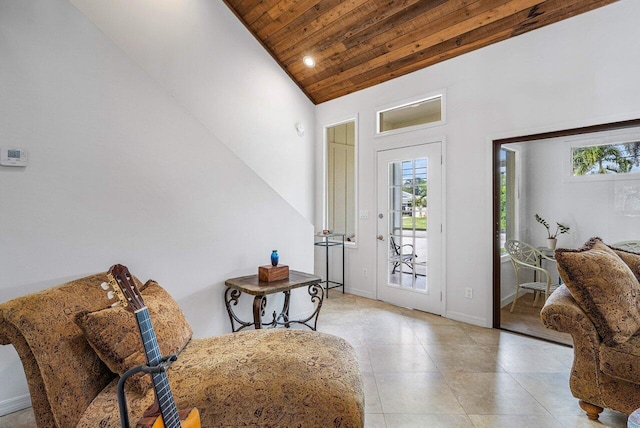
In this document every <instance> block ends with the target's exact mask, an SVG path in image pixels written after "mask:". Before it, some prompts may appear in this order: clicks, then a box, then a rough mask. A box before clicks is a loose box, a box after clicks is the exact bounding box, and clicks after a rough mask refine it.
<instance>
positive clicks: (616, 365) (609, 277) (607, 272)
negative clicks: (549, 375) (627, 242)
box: [540, 239, 640, 418]
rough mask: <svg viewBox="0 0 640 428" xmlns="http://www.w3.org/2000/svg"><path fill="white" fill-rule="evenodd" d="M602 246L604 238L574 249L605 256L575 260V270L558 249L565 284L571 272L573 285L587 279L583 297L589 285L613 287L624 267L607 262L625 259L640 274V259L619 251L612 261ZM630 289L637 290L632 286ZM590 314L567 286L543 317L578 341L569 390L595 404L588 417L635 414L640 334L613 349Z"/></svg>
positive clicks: (638, 403) (638, 397) (639, 393)
mask: <svg viewBox="0 0 640 428" xmlns="http://www.w3.org/2000/svg"><path fill="white" fill-rule="evenodd" d="M603 246H604V245H603V244H602V243H601V241H600V240H599V239H592V240H590V241H589V242H587V244H585V247H583V248H581V249H579V250H574V251H572V253H574V254H582V255H584V253H585V252H589V251H591V250H592V249H593V248H595V249H596V250H597V252H598V253H599V254H600V256H602V255H604V256H603V257H600V256H596V255H593V254H592V256H594V260H589V259H588V257H587V258H583V257H578V258H577V259H576V260H573V261H574V262H576V263H578V264H577V265H576V266H574V267H572V268H568V267H567V265H566V264H565V265H564V266H563V263H564V262H566V260H564V261H563V256H562V254H561V253H563V251H562V250H558V251H556V259H557V260H558V266H559V270H560V272H561V275H565V276H563V280H564V281H565V282H566V281H567V279H568V275H569V272H573V273H572V274H571V275H572V277H571V280H572V281H574V285H575V282H576V281H584V282H583V283H582V284H580V286H579V289H581V290H582V291H581V293H583V296H581V297H584V293H585V290H588V288H589V285H590V284H595V285H596V287H597V288H599V289H600V290H604V289H605V288H606V284H608V283H613V282H614V281H615V280H616V278H614V276H617V275H619V274H620V266H617V267H616V268H615V269H610V268H609V267H607V266H605V265H604V264H603V263H604V259H605V258H606V259H608V260H609V261H610V262H611V263H612V264H616V265H617V263H618V261H619V260H623V261H624V262H625V263H627V266H628V268H629V270H630V271H631V272H633V274H635V273H636V272H637V270H636V269H637V267H638V265H635V263H636V261H637V260H638V257H640V255H638V254H632V253H629V252H626V253H625V254H624V255H623V256H624V258H618V257H617V256H619V255H620V253H619V252H618V251H614V252H613V254H614V255H615V256H616V257H612V256H611V254H612V253H611V252H610V251H607V250H608V249H604V248H603ZM615 253H617V255H616V254H615ZM567 254H569V252H567V251H564V255H567ZM578 259H579V260H578ZM580 263H581V265H580ZM562 269H564V273H563V270H562ZM623 270H624V269H623ZM578 273H579V274H578ZM629 274H630V272H628V271H625V276H627V277H628V275H629ZM633 274H632V275H631V276H633ZM634 279H636V278H634ZM631 283H633V282H631ZM629 290H634V288H633V287H631V288H630V289H629ZM631 292H632V293H633V291H631ZM638 297H639V296H637V295H634V296H617V297H616V300H617V301H619V302H628V301H629V300H630V299H631V300H633V301H637V299H638ZM603 308H604V306H603V305H600V309H598V310H599V311H600V310H604V309H603ZM588 312H589V309H588V307H585V306H584V304H583V305H581V304H580V303H579V302H578V301H577V299H576V298H574V295H573V294H572V292H571V291H569V289H568V288H567V286H566V285H562V286H560V287H559V288H558V289H557V290H556V291H555V292H554V293H553V294H552V295H551V296H550V297H549V299H548V300H547V302H546V303H545V305H544V307H543V308H542V311H541V313H540V315H541V318H542V321H543V323H544V324H545V325H546V326H547V327H548V328H552V329H554V330H557V331H561V332H566V333H570V334H571V337H572V338H573V349H574V351H573V352H574V357H573V367H572V370H571V377H570V380H569V386H570V388H571V393H572V394H573V396H574V397H576V398H578V399H580V400H581V406H583V405H584V407H583V409H585V410H587V408H588V407H591V408H593V407H594V406H596V409H595V410H592V411H593V413H591V414H589V413H588V414H589V417H593V418H597V414H598V413H599V412H601V411H602V408H605V407H606V408H610V409H614V410H617V411H620V412H623V413H626V414H630V413H631V412H633V411H634V410H636V409H637V408H638V406H640V373H638V370H637V367H638V364H640V333H636V334H635V335H632V336H631V337H630V338H628V339H627V340H624V341H622V342H621V343H615V342H612V343H610V344H611V346H607V345H606V344H605V343H604V342H603V338H602V336H601V335H600V334H599V333H598V329H597V328H596V325H594V323H593V319H594V318H596V317H594V314H590V313H588ZM618 313H619V314H620V317H621V319H620V320H619V321H621V322H622V324H621V325H626V326H629V325H630V324H627V323H626V320H623V319H622V318H625V317H626V316H627V313H626V312H624V311H623V312H618ZM604 315H606V316H608V317H609V319H608V322H610V323H615V320H614V319H613V318H611V317H610V315H611V314H610V313H606V314H604ZM631 329H632V328H630V329H629V330H631ZM620 337H621V336H620ZM620 337H618V338H620ZM585 403H587V404H586V405H585ZM589 405H591V406H589Z"/></svg>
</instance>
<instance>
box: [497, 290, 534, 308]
mask: <svg viewBox="0 0 640 428" xmlns="http://www.w3.org/2000/svg"><path fill="white" fill-rule="evenodd" d="M527 293H529V291H528V290H520V295H519V296H518V299H519V298H520V297H522V296H524V295H525V294H527ZM515 295H516V292H515V291H514V292H513V293H511V294H509V295H508V296H505V297H503V298H502V299H501V300H500V307H501V308H504V307H505V306H507V305H508V304H510V303H513V298H514V297H515Z"/></svg>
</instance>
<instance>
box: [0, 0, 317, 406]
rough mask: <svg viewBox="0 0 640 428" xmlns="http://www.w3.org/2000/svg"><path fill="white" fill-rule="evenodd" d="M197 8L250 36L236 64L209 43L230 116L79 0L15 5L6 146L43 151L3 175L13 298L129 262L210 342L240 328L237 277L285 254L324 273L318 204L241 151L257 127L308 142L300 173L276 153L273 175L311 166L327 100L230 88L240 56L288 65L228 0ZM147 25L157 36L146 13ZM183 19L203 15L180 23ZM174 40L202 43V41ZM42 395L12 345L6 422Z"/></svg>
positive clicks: (3, 50) (6, 13) (6, 352)
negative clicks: (235, 325)
mask: <svg viewBox="0 0 640 428" xmlns="http://www.w3.org/2000/svg"><path fill="white" fill-rule="evenodd" d="M105 3H109V5H111V4H113V6H112V7H114V8H116V7H118V6H116V5H115V3H111V2H105ZM152 3H153V5H154V6H158V7H160V5H164V6H165V7H170V6H172V7H173V6H175V7H179V6H178V5H177V3H176V2H171V3H170V2H164V3H162V2H159V1H154V2H152ZM173 3H176V5H174V4H173ZM186 3H188V4H189V5H192V6H194V7H195V6H198V7H199V8H200V9H198V10H193V11H192V13H203V14H204V15H205V16H204V17H202V19H205V18H206V17H208V18H210V19H212V23H211V24H212V25H213V26H214V27H215V25H218V24H220V25H222V24H224V26H223V27H222V28H219V30H220V31H227V30H229V31H230V34H231V35H233V37H236V38H235V39H234V40H235V41H234V43H233V45H232V46H233V49H234V50H235V51H237V53H238V55H237V56H233V55H230V53H229V50H227V49H228V48H227V47H225V48H224V49H222V50H221V51H220V52H219V55H217V56H216V55H215V52H216V49H217V48H218V47H220V46H226V45H225V44H224V43H222V42H221V41H220V40H217V41H216V43H214V44H213V47H210V49H212V55H213V56H214V58H216V59H215V60H218V61H219V62H220V63H223V64H224V65H221V66H220V70H221V71H220V70H219V71H220V73H222V74H216V75H213V76H212V80H213V82H209V83H208V84H207V86H206V88H204V89H203V90H205V91H206V92H208V93H209V94H210V95H211V98H210V100H211V102H212V103H215V104H214V105H213V106H209V107H207V108H208V110H207V112H210V113H211V115H212V116H216V117H220V119H215V120H214V119H211V120H210V121H209V122H208V123H205V121H208V120H209V118H208V117H205V116H206V115H205V114H204V113H203V111H204V109H205V108H204V107H203V108H202V109H198V108H195V107H194V111H191V110H190V108H192V106H191V105H190V104H189V103H188V102H187V101H185V100H187V99H189V96H190V95H192V94H191V93H190V92H189V90H193V91H195V90H196V89H197V88H189V89H183V88H174V87H171V85H168V87H165V86H164V82H163V81H162V79H160V78H157V79H156V78H155V76H153V73H152V72H155V70H156V69H157V70H160V69H162V68H163V67H162V66H163V64H153V66H149V65H148V64H145V62H144V61H142V60H140V58H134V60H132V59H131V58H130V57H128V56H127V55H128V54H129V52H128V51H127V50H126V49H123V48H121V47H120V46H118V45H117V43H114V42H113V41H112V40H110V38H109V37H108V36H109V35H108V34H106V32H102V31H100V30H99V29H97V28H96V26H95V25H94V24H92V23H91V21H89V20H88V19H87V18H86V17H85V16H84V15H83V14H82V13H81V12H80V11H79V10H78V9H76V8H75V7H74V6H72V5H71V4H70V3H68V2H66V1H63V0H46V1H43V0H22V1H4V0H0V146H3V147H4V146H7V145H11V146H18V147H21V148H24V149H26V150H28V151H29V165H28V166H27V167H26V168H11V167H0V200H1V201H2V202H1V203H0V219H2V225H3V229H2V233H1V234H0V302H3V301H6V300H9V299H11V298H14V297H17V296H20V295H23V294H26V293H28V292H33V291H36V290H40V289H43V288H46V287H50V286H53V285H57V284H60V283H62V282H65V281H67V280H71V279H74V278H78V277H81V276H84V275H87V274H91V273H95V272H100V271H105V270H106V269H108V268H109V266H111V265H112V264H113V263H122V264H125V265H127V266H128V267H129V268H130V269H131V271H132V272H133V273H134V274H136V275H137V276H138V277H139V278H141V279H142V280H146V279H148V278H153V279H156V280H157V281H158V282H159V283H160V284H162V285H163V286H164V287H165V288H166V289H167V290H168V291H169V292H170V293H171V294H172V295H173V296H174V297H175V298H176V300H177V301H178V303H179V304H180V305H181V306H182V308H183V309H184V311H185V314H186V316H187V318H188V320H189V321H190V323H191V324H192V326H193V329H194V333H195V336H197V337H202V336H208V335H215V334H221V333H224V332H228V331H230V327H229V320H228V317H227V314H226V311H225V309H224V303H223V298H222V294H223V290H224V286H223V283H224V280H225V279H226V278H231V277H235V276H240V275H245V274H251V273H256V271H257V267H258V265H261V264H267V263H269V255H270V253H271V250H272V249H274V248H277V249H278V250H279V252H280V257H281V261H282V263H285V264H288V265H290V266H291V267H292V268H294V269H298V270H303V271H311V270H312V269H313V245H312V241H313V240H312V232H313V228H312V226H311V224H310V223H309V221H308V220H307V219H306V218H305V217H306V215H305V214H304V212H305V211H308V210H309V209H310V208H309V206H308V205H309V204H311V203H312V202H307V201H305V200H304V199H296V198H291V200H286V199H285V198H283V197H282V196H281V195H279V194H278V192H277V191H276V190H274V189H275V188H276V187H277V186H276V185H271V186H270V185H269V184H268V183H266V182H265V180H264V179H263V178H262V177H261V176H259V175H258V174H256V172H254V171H253V170H252V169H251V167H250V166H248V165H247V164H248V162H247V163H245V162H244V161H243V160H242V159H240V158H239V157H238V156H237V155H236V154H235V153H234V152H233V151H232V150H230V149H229V147H235V145H236V143H237V141H238V140H243V139H244V138H245V136H244V135H243V132H244V131H245V128H246V127H249V128H250V129H252V130H253V131H254V132H255V133H256V134H257V135H260V136H261V142H260V143H261V145H262V146H264V147H276V148H278V147H279V145H284V146H293V145H295V144H300V145H301V148H300V153H301V155H300V158H299V159H296V160H295V162H296V163H297V166H296V167H292V165H291V163H292V159H290V158H287V159H284V160H283V161H282V162H276V161H273V160H272V158H271V157H269V156H268V155H267V154H264V158H265V159H266V160H267V162H268V163H267V164H265V165H263V169H264V171H266V172H265V174H264V175H269V174H271V175H272V176H277V177H280V176H282V177H285V178H286V176H287V175H288V174H289V173H290V172H291V171H289V168H293V169H294V170H295V168H299V169H304V170H305V171H311V170H312V169H313V163H312V162H311V159H312V157H313V153H312V149H311V145H310V144H309V139H308V138H309V137H306V138H304V139H300V138H299V137H298V136H297V134H296V133H295V129H294V124H295V122H296V121H298V120H301V119H300V118H301V115H303V116H304V118H303V119H302V120H305V121H307V120H311V119H310V118H311V117H312V115H313V106H312V105H311V103H310V102H308V101H306V100H305V98H304V96H303V95H302V94H301V93H300V91H299V89H298V88H297V87H296V86H295V85H294V84H292V83H291V82H290V81H287V80H286V79H285V78H284V77H283V76H284V73H283V72H280V74H281V75H282V76H281V77H280V78H275V77H274V78H273V80H272V81H270V83H269V85H268V86H265V85H263V82H261V81H260V79H254V80H247V81H243V82H237V83H238V84H240V83H242V85H244V86H243V87H242V90H239V91H238V92H237V93H236V92H233V91H232V90H230V89H228V88H227V86H228V85H229V82H228V81H227V79H230V77H228V75H229V74H233V73H235V72H237V69H239V68H242V67H244V66H245V64H244V63H237V62H236V60H238V61H245V60H246V61H249V62H250V63H251V64H254V65H255V66H256V67H258V68H259V70H263V71H264V70H267V71H265V73H266V74H265V75H273V74H274V73H275V71H274V70H275V69H276V66H274V64H273V61H272V59H271V58H270V57H268V56H267V55H264V54H263V53H260V52H259V50H258V49H257V48H256V45H257V43H256V42H255V41H254V40H253V39H251V38H249V37H244V36H242V34H244V31H245V30H244V28H243V27H242V25H241V24H240V23H239V22H237V21H236V20H235V18H234V17H233V16H232V15H230V14H228V13H227V12H226V11H225V9H224V8H221V7H220V6H219V5H218V4H217V3H218V2H209V3H210V4H211V6H208V5H207V3H206V2H198V3H197V4H196V3H194V2H186ZM186 3H184V2H183V3H181V7H186V6H184V4H186ZM136 4H139V2H138V3H136ZM136 4H129V5H128V6H127V8H128V7H129V6H131V7H134V6H135V5H136ZM145 4H151V2H146V3H145ZM214 4H215V5H214ZM123 7H124V6H123ZM125 9H126V8H125ZM135 16H137V18H136V19H138V22H137V25H139V26H140V28H141V31H143V29H144V28H145V24H146V21H145V19H143V17H142V16H141V14H138V15H135ZM130 18H131V19H133V17H131V16H130ZM130 24H131V25H134V24H135V23H130ZM181 25H186V26H190V22H189V21H185V22H182V21H179V20H177V21H176V22H174V27H175V28H179V27H180V26H181ZM203 25H204V24H203ZM158 34H163V33H162V31H158ZM132 37H133V36H132ZM243 37H244V38H243ZM166 42H167V40H164V39H162V38H161V37H160V36H158V41H157V43H158V45H160V46H156V45H154V43H152V37H150V38H148V39H145V49H147V48H148V49H150V50H152V51H161V50H162V46H165V43H166ZM173 42H174V43H175V44H176V45H179V44H180V42H183V43H184V45H183V50H188V49H189V47H190V44H189V42H190V39H187V40H173ZM172 49H173V52H178V51H180V47H179V46H173V47H172ZM145 52H146V51H145ZM196 56H197V55H196ZM166 61H167V62H169V63H168V64H164V66H166V67H168V68H170V69H171V73H173V78H174V79H175V82H179V81H181V80H190V79H192V78H193V79H195V78H194V77H193V76H192V74H191V72H190V69H189V67H185V68H182V67H178V65H177V62H179V59H176V58H173V57H171V58H169V57H168V58H166ZM171 61H175V62H174V63H172V62H171ZM211 61H214V59H212V60H211ZM206 65H207V66H211V64H210V63H207V64H206ZM145 66H149V70H147V69H145V68H144V67H145ZM254 70H255V69H254ZM205 71H206V70H203V72H205ZM205 74H206V73H205ZM161 77H162V76H161ZM240 77H242V76H240ZM172 82H173V81H172ZM192 83H194V82H192ZM195 83H197V82H195ZM195 83H194V84H195ZM250 92H252V94H251V98H246V99H244V98H242V97H248V94H249V93H250ZM274 93H277V94H279V95H278V96H279V97H280V98H279V101H277V106H278V111H277V114H276V113H274V112H273V111H271V112H269V113H265V115H264V116H262V113H259V111H257V110H256V109H253V108H247V109H245V105H246V104H247V103H252V102H253V103H255V104H257V105H261V106H265V105H268V104H269V102H270V100H272V99H273V94H274ZM235 95H239V96H235ZM224 98H226V99H224ZM201 101H202V103H203V105H204V104H205V102H204V100H201ZM229 113H234V114H231V115H230V116H225V115H227V114H229ZM241 113H242V114H241ZM222 119H224V121H226V122H229V123H227V125H226V126H228V127H229V128H235V129H236V130H241V131H240V132H238V133H237V134H234V133H231V132H229V133H222V134H221V135H222V136H223V137H224V138H225V140H224V141H223V139H222V137H221V135H217V134H215V132H213V131H212V129H211V128H210V126H209V125H211V124H215V123H217V122H216V121H218V120H222ZM265 119H266V121H264V120H265ZM274 122H275V123H276V126H275V127H276V128H283V127H284V125H283V124H284V123H286V124H290V129H287V130H284V129H279V130H278V131H277V132H280V133H281V134H282V135H280V137H281V138H278V137H277V136H276V134H275V133H274V131H273V130H272V126H273V123H274ZM248 124H250V125H248ZM211 126H213V125H211ZM310 127H312V125H311V126H310ZM285 134H286V135H285ZM311 138H312V137H311ZM304 147H307V148H306V149H304ZM256 151H257V152H261V151H263V149H262V147H258V148H256ZM294 172H295V171H294ZM303 175H304V174H303ZM289 178H290V177H289ZM296 178H298V177H296ZM309 180H310V179H306V178H304V177H301V178H299V179H297V180H296V181H295V184H296V186H297V187H296V191H297V192H299V193H300V194H304V195H308V194H311V193H312V191H313V189H312V187H311V186H310V185H309V182H310V181H309ZM276 181H277V180H276ZM294 205H295V206H294ZM297 291H302V292H303V293H304V291H303V290H297ZM246 303H248V301H247V302H246ZM310 306H311V303H310V302H308V296H307V298H305V296H304V295H294V296H293V302H292V310H294V309H293V308H297V310H298V311H299V312H304V311H308V310H309V309H310ZM243 309H244V310H247V312H245V313H246V314H247V315H248V314H249V312H248V309H249V307H248V305H245V307H244V308H243ZM27 393H28V392H27V388H26V383H25V380H24V375H23V372H22V367H21V364H20V362H19V360H18V358H17V355H16V353H15V351H14V349H13V347H11V346H0V413H3V412H7V411H11V410H16V409H18V408H20V407H23V406H24V405H28V396H27V395H26V394H27Z"/></svg>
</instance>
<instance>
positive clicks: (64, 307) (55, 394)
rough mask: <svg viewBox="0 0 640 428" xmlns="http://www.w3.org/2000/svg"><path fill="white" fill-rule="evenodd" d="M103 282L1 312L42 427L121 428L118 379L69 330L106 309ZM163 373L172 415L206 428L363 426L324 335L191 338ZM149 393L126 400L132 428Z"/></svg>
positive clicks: (349, 384)
mask: <svg viewBox="0 0 640 428" xmlns="http://www.w3.org/2000/svg"><path fill="white" fill-rule="evenodd" d="M105 280H106V274H105V273H101V274H97V275H93V276H89V277H86V278H81V279H78V280H76V281H72V282H70V283H67V284H64V285H61V286H58V287H54V288H51V289H47V290H43V291H41V292H39V293H34V294H30V295H27V296H24V297H21V298H18V299H14V300H11V301H9V302H5V303H3V304H1V305H0V343H1V344H13V345H14V347H15V348H16V350H17V352H18V354H19V356H20V359H21V361H22V365H23V367H24V370H25V374H26V376H27V382H28V384H29V391H30V393H31V400H32V404H33V410H34V414H35V416H36V423H37V425H38V427H39V428H45V427H46V428H53V427H59V428H67V427H76V426H80V427H92V428H94V427H98V426H99V427H104V428H108V427H113V428H115V427H120V421H119V414H118V406H117V399H116V395H115V390H116V383H117V380H118V378H117V376H116V375H115V374H114V373H112V372H111V371H110V370H109V369H108V368H107V366H106V365H105V364H104V363H103V362H102V361H101V360H100V358H99V357H98V355H97V354H96V353H95V352H94V350H93V349H92V348H91V346H90V345H89V343H88V342H87V340H86V339H85V337H84V336H83V333H82V330H81V329H80V328H79V327H78V326H77V325H76V324H75V322H74V319H75V318H76V316H77V314H78V313H81V312H95V311H98V310H100V309H103V308H106V307H107V306H109V304H110V302H109V301H107V300H106V297H105V294H104V292H103V290H102V289H101V287H100V284H101V283H102V282H104V281H105ZM136 281H137V279H136ZM137 283H138V287H140V286H141V284H140V282H139V281H137ZM168 373H169V381H170V383H171V387H172V390H173V393H174V396H175V398H176V402H177V404H178V407H182V406H184V405H186V404H188V405H189V406H190V407H197V408H198V410H199V411H200V415H201V421H202V426H203V427H218V426H225V427H232V426H261V427H267V426H270V427H275V426H296V427H297V426H300V427H306V426H308V427H315V426H327V427H329V426H336V427H337V426H340V427H362V426H363V425H364V394H363V391H362V380H361V377H360V373H359V369H358V363H357V360H356V357H355V352H354V350H353V348H352V347H351V346H350V345H349V344H348V343H347V342H345V341H344V340H343V339H340V338H337V337H334V336H330V335H327V334H322V333H316V332H311V331H301V330H284V329H278V330H255V331H246V332H243V333H235V334H228V335H222V336H217V337H211V338H206V339H193V340H191V341H190V342H189V343H188V344H187V346H186V347H185V348H184V349H183V351H182V352H181V353H180V355H179V358H178V361H177V362H176V363H174V364H173V365H172V366H171V368H170V370H169V372H168ZM127 387H128V388H129V385H127ZM152 394H153V392H152V391H149V392H148V393H147V394H146V395H145V396H142V395H140V394H138V393H136V392H135V391H134V390H133V389H131V390H128V391H127V398H128V402H129V403H128V405H129V410H130V420H131V421H132V422H134V421H137V420H138V419H139V418H140V416H141V415H142V411H143V410H145V409H146V408H147V407H148V406H149V405H150V404H151V402H152V398H153V395H152Z"/></svg>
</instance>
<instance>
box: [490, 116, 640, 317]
mask: <svg viewBox="0 0 640 428" xmlns="http://www.w3.org/2000/svg"><path fill="white" fill-rule="evenodd" d="M638 126H640V119H630V120H622V121H619V122H609V123H601V124H597V125H589V126H582V127H577V128H569V129H562V130H557V131H548V132H540V133H536V134H529V135H519V136H514V137H505V138H497V139H493V140H492V141H491V152H492V153H491V159H492V161H491V168H492V170H491V176H492V198H493V204H492V205H493V216H492V223H493V224H492V230H493V235H492V236H493V299H492V300H493V317H492V318H493V320H492V325H493V328H497V329H502V328H501V326H500V303H501V302H500V171H499V165H500V149H501V148H502V145H503V144H509V143H522V142H536V141H540V140H546V139H549V138H557V137H568V136H571V135H580V134H591V133H594V132H602V131H612V130H618V129H625V128H636V127H638Z"/></svg>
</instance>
